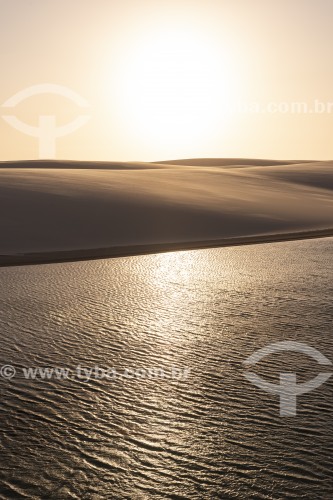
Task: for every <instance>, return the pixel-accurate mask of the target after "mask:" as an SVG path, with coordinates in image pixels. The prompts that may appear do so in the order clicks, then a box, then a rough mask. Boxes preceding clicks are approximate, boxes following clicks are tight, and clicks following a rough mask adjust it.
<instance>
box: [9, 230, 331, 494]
mask: <svg viewBox="0 0 333 500" xmlns="http://www.w3.org/2000/svg"><path fill="white" fill-rule="evenodd" d="M332 256H333V239H332V238H327V239H322V240H311V241H298V242H288V243H276V244H263V245H252V246H244V247H234V248H221V249H209V250H197V251H186V252H175V253H165V254H158V255H148V256H138V257H130V258H119V259H107V260H96V261H86V262H76V263H66V264H52V265H39V266H22V267H12V268H2V269H0V283H1V289H0V299H1V309H0V366H4V365H10V366H9V368H8V367H7V368H6V369H3V372H2V374H3V377H2V378H1V380H0V390H1V402H0V432H1V442H0V451H1V453H0V457H1V458H0V461H1V469H0V479H1V487H0V498H4V499H5V498H14V499H20V498H32V499H38V498H43V499H72V498H73V499H80V500H82V499H133V500H145V499H150V498H154V499H168V498H169V499H198V500H199V499H246V500H247V499H274V500H277V499H281V500H284V499H289V498H291V499H309V500H316V499H330V498H332V496H333V470H332V457H333V418H332V417H333V391H332V380H333V377H332V378H331V379H330V380H328V381H327V382H326V383H325V384H323V385H322V386H321V387H319V388H318V389H316V390H314V391H311V392H309V393H307V394H303V395H300V396H298V397H297V415H296V416H293V417H292V416H289V417H281V416H280V405H279V396H278V395H276V394H271V393H268V392H265V391H263V390H262V389H260V388H258V387H256V386H254V385H252V384H251V383H250V382H249V381H248V380H247V379H246V378H245V377H244V373H245V372H246V371H247V369H246V367H245V366H244V364H243V362H244V360H245V359H246V358H247V357H248V356H249V355H251V354H252V353H254V352H255V351H256V350H258V349H259V348H261V347H265V346H267V345H270V344H272V343H275V342H280V341H285V340H289V341H290V340H292V341H296V342H301V343H305V344H306V345H308V346H311V347H314V348H316V349H318V350H319V351H320V352H321V353H322V354H324V355H325V356H326V357H327V358H329V359H330V360H331V361H333V333H332V319H333V304H332V296H333V269H332ZM52 367H53V368H54V367H55V368H56V369H57V370H58V371H56V372H50V371H49V372H47V373H48V374H49V375H45V373H46V372H45V371H43V369H45V368H49V369H52ZM78 367H79V368H78ZM29 368H32V370H35V371H32V372H27V370H28V369H29ZM40 368H41V369H42V371H38V370H39V369H40ZM60 368H61V369H64V370H67V371H66V372H60V371H59V369H60ZM36 369H37V371H36ZM78 370H81V371H78ZM86 370H87V371H86ZM14 371H15V375H14ZM252 371H254V372H256V373H257V374H259V375H260V376H261V377H262V378H265V379H266V380H267V381H270V382H272V383H275V384H278V383H279V374H280V373H282V372H293V373H297V382H298V383H302V382H305V381H308V380H310V379H312V378H313V377H314V376H316V375H317V374H318V373H319V372H323V371H325V372H327V371H328V372H329V371H330V367H322V366H320V365H318V364H317V362H316V361H315V360H314V359H312V358H311V357H309V356H307V355H305V354H303V353H296V352H288V351H284V352H280V353H277V354H271V355H269V356H267V357H266V358H265V359H263V360H262V361H260V363H258V365H256V366H255V367H253V368H252ZM332 371H333V368H332ZM29 373H30V378H29ZM31 373H34V375H31ZM63 373H67V375H66V376H62V374H63ZM84 374H89V377H88V376H86V377H84V376H83V375H84ZM33 376H34V377H35V378H33Z"/></svg>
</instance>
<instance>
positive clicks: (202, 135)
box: [117, 27, 238, 151]
mask: <svg viewBox="0 0 333 500" xmlns="http://www.w3.org/2000/svg"><path fill="white" fill-rule="evenodd" d="M227 56H228V54H227V53H226V51H223V50H222V49H221V47H220V46H218V44H214V40H213V39H212V38H211V37H210V35H209V33H206V34H202V33H200V34H198V33H197V32H195V30H191V29H184V28H182V29H180V28H179V27H178V28H177V29H170V28H168V29H165V30H163V29H160V30H156V31H153V32H150V33H149V34H146V35H145V36H143V37H141V38H139V39H138V40H136V43H133V45H132V46H131V49H130V50H129V51H128V52H127V54H126V56H125V57H124V61H123V67H122V71H121V72H120V73H121V76H120V78H119V79H118V92H117V95H118V107H119V114H120V115H121V116H122V119H123V121H125V122H126V126H127V128H128V129H130V130H131V131H132V134H133V135H135V136H136V137H137V139H139V140H141V141H144V142H151V143H153V144H154V145H155V147H159V146H160V147H161V148H163V147H167V148H168V149H169V150H175V151H176V150H177V149H178V148H179V147H182V148H184V147H186V146H192V148H193V144H194V143H201V144H203V143H204V142H205V141H207V140H209V139H210V138H211V137H212V134H216V132H217V130H218V129H219V130H218V132H221V128H223V127H225V126H227V125H228V118H227V117H228V104H229V103H230V101H231V100H232V99H233V98H234V97H235V92H236V89H237V83H238V82H237V78H236V75H235V74H234V72H233V68H232V66H233V64H232V55H231V54H229V57H227Z"/></svg>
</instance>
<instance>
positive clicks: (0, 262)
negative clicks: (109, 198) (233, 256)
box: [0, 228, 333, 267]
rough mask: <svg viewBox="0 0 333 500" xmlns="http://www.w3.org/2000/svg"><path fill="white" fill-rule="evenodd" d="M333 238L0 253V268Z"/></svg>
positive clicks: (326, 233) (318, 233)
mask: <svg viewBox="0 0 333 500" xmlns="http://www.w3.org/2000/svg"><path fill="white" fill-rule="evenodd" d="M331 236H332V237H333V228H330V229H321V230H313V231H300V232H297V233H281V234H267V235H256V236H247V237H237V238H223V239H220V240H210V241H191V242H183V243H178V242H177V243H164V244H163V243H162V244H149V245H128V246H115V247H109V248H92V249H82V250H63V251H62V250H59V251H54V252H34V253H27V254H16V255H0V267H9V266H24V265H37V264H55V263H62V262H77V261H82V260H97V259H110V258H117V257H118V258H119V257H130V256H135V255H148V254H155V253H163V252H176V251H185V250H200V249H201V250H202V249H208V248H218V247H221V248H222V247H231V246H242V245H258V244H264V243H266V244H267V243H278V242H284V241H295V240H306V239H319V238H328V237H331Z"/></svg>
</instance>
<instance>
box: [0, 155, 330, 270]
mask: <svg viewBox="0 0 333 500" xmlns="http://www.w3.org/2000/svg"><path fill="white" fill-rule="evenodd" d="M180 161H181V162H182V161H184V162H186V164H184V165H183V164H181V163H177V164H176V163H175V162H172V164H169V163H164V162H163V163H158V164H154V163H134V162H131V163H119V162H117V163H116V162H112V163H111V162H100V163H97V162H96V163H92V162H69V161H64V162H61V161H57V162H55V161H38V162H8V163H7V162H2V163H1V164H0V231H1V240H0V255H2V262H8V259H7V260H6V257H5V256H6V255H12V256H13V255H15V254H21V257H16V260H19V259H21V260H27V258H26V257H24V255H22V254H33V253H38V254H40V255H42V254H43V253H45V252H46V253H49V254H50V255H51V253H54V252H59V251H70V252H74V254H73V255H77V256H79V253H80V251H84V254H85V255H86V256H91V255H93V253H94V251H95V250H96V249H108V250H107V252H109V253H107V252H106V254H105V255H107V254H109V255H111V254H112V249H115V248H118V247H121V248H122V249H123V250H122V251H121V252H120V253H121V254H126V251H125V250H124V249H126V248H127V249H129V248H130V247H131V248H132V252H130V251H129V250H128V252H127V253H133V248H134V247H135V248H138V246H142V248H146V249H148V250H149V249H152V248H154V247H156V248H158V249H160V248H162V249H163V246H164V247H165V248H167V247H168V248H171V247H170V245H171V246H172V247H173V246H175V245H176V248H182V247H184V246H185V247H187V248H188V247H189V246H191V244H193V246H197V245H198V242H205V243H204V244H205V245H208V244H210V243H211V244H216V243H218V242H220V243H221V244H223V242H230V241H231V242H232V241H235V242H242V241H246V240H248V239H249V238H250V240H251V241H252V240H253V239H257V240H260V239H265V238H266V239H274V238H275V239H279V238H284V237H287V236H288V237H297V234H298V233H300V232H305V233H307V234H308V235H311V234H316V232H318V231H319V233H317V234H318V235H319V234H326V233H327V234H331V233H332V234H333V196H332V194H333V193H332V189H333V162H297V163H295V162H274V161H269V160H267V161H266V160H262V161H260V160H244V159H234V160H230V159H228V160H225V159H203V160H180ZM199 161H200V162H201V165H199V164H198V162H199ZM189 162H195V163H196V164H195V165H190V164H189ZM225 162H228V165H225ZM230 165H234V166H235V165H242V166H243V167H242V168H228V166H230ZM263 167H264V168H263ZM305 233H304V234H305ZM279 235H280V236H279ZM248 241H249V240H248ZM202 244H203V243H202ZM137 252H138V253H140V252H139V249H138V250H137ZM118 254H119V252H118ZM49 260H50V259H49Z"/></svg>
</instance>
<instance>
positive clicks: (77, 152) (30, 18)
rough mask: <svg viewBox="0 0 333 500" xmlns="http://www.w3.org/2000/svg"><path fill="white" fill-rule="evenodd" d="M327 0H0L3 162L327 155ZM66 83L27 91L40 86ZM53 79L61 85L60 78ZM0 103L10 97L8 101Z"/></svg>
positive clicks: (330, 39)
mask: <svg viewBox="0 0 333 500" xmlns="http://www.w3.org/2000/svg"><path fill="white" fill-rule="evenodd" d="M332 16H333V3H332V1H331V0H293V1H291V0H279V1H277V0H234V1H230V0H200V1H194V0H167V1H164V0H121V1H116V0H0V61H1V70H2V71H1V87H0V115H1V116H0V138H1V139H0V141H1V142H0V160H9V159H28V158H29V159H34V158H38V157H39V154H40V152H39V139H38V138H36V137H31V136H29V135H26V134H25V133H23V132H20V131H18V130H17V128H15V127H13V126H11V125H10V124H9V123H8V122H7V121H6V120H5V119H4V117H5V116H8V115H15V117H16V118H17V119H18V120H20V121H21V122H24V123H26V124H28V125H30V126H34V127H37V126H38V127H40V126H41V125H40V117H41V116H44V115H48V116H52V117H53V118H52V119H53V120H54V124H55V125H56V126H57V127H60V126H62V125H66V124H67V123H71V122H72V121H73V120H75V119H76V118H77V117H78V116H79V115H82V114H83V115H89V120H88V121H87V122H86V123H85V124H84V125H82V127H80V128H78V130H76V131H73V132H72V133H71V134H68V135H66V134H65V135H63V136H62V137H59V138H58V139H57V140H56V143H55V144H56V147H55V155H56V157H57V158H68V159H83V160H84V159H86V160H116V161H120V160H121V161H126V160H137V161H158V160H166V159H173V158H189V157H246V158H249V157H253V158H276V159H318V160H320V159H323V160H324V159H331V158H332V157H333V154H332V153H331V149H332V146H331V144H332V140H331V134H332V131H333V104H332V103H333V65H332V58H331V53H332V47H333V31H332V27H331V25H332ZM46 84H48V85H50V84H51V85H54V86H61V88H67V89H69V90H70V91H72V92H75V94H77V95H78V96H80V98H82V102H83V101H84V102H86V103H87V104H88V105H89V107H87V108H84V109H83V108H81V105H80V103H79V102H74V101H72V100H71V99H69V98H67V97H65V96H64V95H53V94H49V93H41V92H39V93H37V94H36V95H32V96H30V97H27V98H25V99H22V100H21V102H18V103H16V105H15V106H12V107H11V108H8V107H4V106H3V104H5V103H7V101H8V99H10V98H11V97H12V96H14V95H15V94H16V93H17V92H19V91H24V90H25V89H29V88H30V87H33V86H36V85H38V86H39V87H38V88H39V89H42V88H44V89H45V88H46V89H47V88H49V87H45V85H46ZM59 88H60V87H59ZM7 104H8V103H7Z"/></svg>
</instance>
